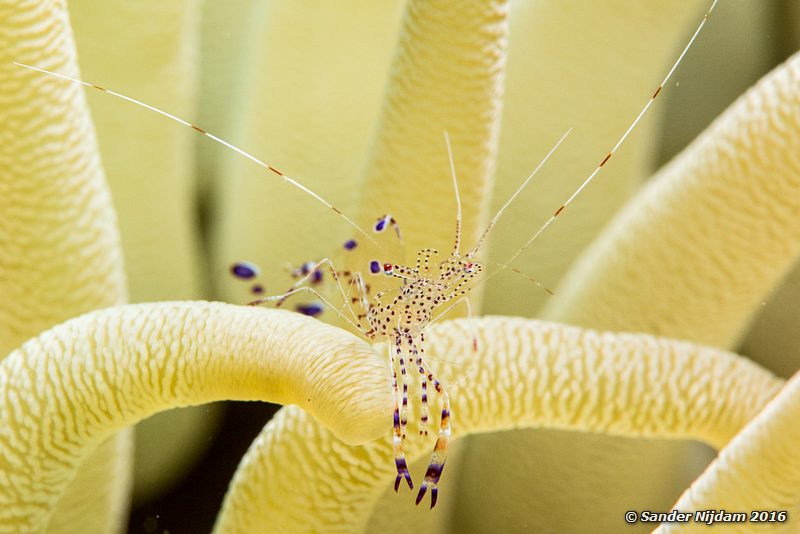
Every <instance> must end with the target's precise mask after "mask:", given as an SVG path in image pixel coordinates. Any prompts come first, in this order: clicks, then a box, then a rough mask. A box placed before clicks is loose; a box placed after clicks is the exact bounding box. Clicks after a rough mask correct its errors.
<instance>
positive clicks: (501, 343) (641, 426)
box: [216, 317, 782, 534]
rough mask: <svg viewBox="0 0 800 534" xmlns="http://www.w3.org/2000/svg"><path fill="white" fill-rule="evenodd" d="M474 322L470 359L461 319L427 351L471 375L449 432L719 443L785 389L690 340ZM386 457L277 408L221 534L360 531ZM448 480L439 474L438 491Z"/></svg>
mask: <svg viewBox="0 0 800 534" xmlns="http://www.w3.org/2000/svg"><path fill="white" fill-rule="evenodd" d="M475 325H476V328H477V332H478V334H479V338H480V339H479V347H480V349H479V351H478V352H477V353H474V352H473V351H472V350H471V344H470V339H471V338H470V332H471V331H472V328H473V326H472V325H471V324H470V323H469V322H467V321H453V322H448V323H443V324H442V325H440V326H437V327H434V328H432V329H431V333H430V345H429V346H430V353H432V354H435V355H438V356H439V357H441V358H444V359H446V360H448V361H453V362H455V363H465V364H467V366H468V369H469V370H468V372H467V373H466V375H465V376H463V377H460V378H459V380H458V381H456V382H455V383H454V385H452V386H451V388H450V391H451V402H452V411H453V425H452V428H453V436H454V437H458V436H464V435H465V434H468V433H473V432H488V431H495V430H503V429H509V428H518V427H542V426H546V427H552V428H562V429H574V430H584V431H592V432H604V433H610V434H616V435H623V436H651V437H669V438H689V439H697V440H702V441H705V442H706V443H709V444H711V445H713V446H715V447H720V446H722V445H723V444H725V443H726V442H727V441H729V440H730V439H731V437H733V436H734V435H735V433H736V432H737V431H738V430H739V429H741V428H742V427H743V426H744V425H745V424H746V422H747V421H748V420H749V419H750V418H752V417H753V416H754V415H755V414H756V413H757V412H758V410H759V409H760V408H761V407H763V406H764V404H766V402H767V401H768V400H769V399H770V398H771V397H772V396H773V395H774V394H775V393H776V392H777V391H778V389H779V388H780V387H781V385H782V381H781V380H780V379H776V378H775V377H773V376H772V375H771V374H770V373H768V372H766V371H764V370H763V369H761V368H759V367H758V366H757V365H755V364H752V363H751V362H749V361H747V360H746V359H744V358H740V357H738V356H735V355H732V354H730V353H726V352H724V351H721V350H717V349H712V348H707V347H700V346H697V345H693V344H690V343H687V342H679V341H672V340H668V339H660V338H655V337H651V336H647V335H636V334H620V335H612V334H602V333H597V332H593V331H589V330H581V329H579V328H575V327H568V326H562V325H556V324H551V323H541V322H536V321H526V320H522V319H511V318H499V317H493V318H484V319H480V320H478V321H475ZM473 364H474V365H473ZM452 378H453V377H443V379H444V380H450V379H452ZM450 383H451V384H453V381H452V380H450ZM409 426H411V421H409ZM408 438H409V446H408V451H409V457H412V455H413V457H414V458H419V457H421V456H423V455H425V454H427V452H428V450H429V447H430V444H431V439H430V438H426V439H423V438H420V437H419V436H417V435H416V433H415V432H413V431H411V432H409V435H408ZM391 455H392V447H391V444H390V442H389V436H388V431H387V432H386V433H385V439H383V440H380V441H377V442H372V443H369V444H367V445H364V446H361V447H348V446H345V445H344V444H342V443H340V442H339V441H337V440H336V439H335V438H334V437H333V435H332V434H331V433H330V432H329V431H327V430H324V429H323V428H322V427H321V426H320V425H318V424H316V423H314V422H313V421H312V420H311V419H310V418H308V417H306V416H305V415H303V414H302V412H300V411H299V410H295V409H284V410H282V411H281V412H280V414H279V415H278V416H277V417H276V419H275V420H274V421H272V422H270V423H269V424H268V425H267V426H266V427H265V429H264V431H263V432H262V434H261V435H260V436H259V438H258V439H257V440H256V442H254V444H253V446H252V447H251V449H250V451H249V452H248V454H247V455H246V456H245V458H244V460H243V461H242V464H241V465H240V467H239V470H238V471H237V475H236V477H235V479H234V481H233V483H232V485H231V488H230V490H229V493H228V495H227V497H226V500H225V503H224V506H223V511H222V513H221V515H220V518H219V519H218V522H217V526H216V530H217V532H220V533H225V534H230V533H239V532H259V531H263V530H264V529H265V528H266V527H265V525H269V529H272V530H275V531H281V532H305V531H308V530H317V531H325V532H330V531H343V532H353V531H359V530H360V529H363V528H364V526H365V525H366V522H367V520H368V515H369V513H370V510H371V508H372V506H373V504H374V503H375V501H376V500H377V499H378V497H379V496H380V495H381V494H382V493H383V492H384V491H385V490H386V489H387V488H389V487H390V485H391V482H392V480H393V476H394V475H393V464H392V456H391ZM447 481H448V479H447V475H446V474H445V476H444V478H443V480H442V482H441V484H442V490H443V491H446V488H447ZM476 491H480V488H476ZM253 503H259V505H258V506H253ZM408 504H409V506H413V501H411V499H409V502H408ZM398 506H401V505H398Z"/></svg>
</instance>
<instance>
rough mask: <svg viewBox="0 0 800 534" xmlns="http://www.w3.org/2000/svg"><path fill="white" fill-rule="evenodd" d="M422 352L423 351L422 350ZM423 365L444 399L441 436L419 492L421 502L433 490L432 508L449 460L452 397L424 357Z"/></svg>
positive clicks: (440, 426)
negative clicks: (440, 479)
mask: <svg viewBox="0 0 800 534" xmlns="http://www.w3.org/2000/svg"><path fill="white" fill-rule="evenodd" d="M420 352H422V351H420ZM420 362H421V365H422V367H423V369H424V370H425V372H426V379H427V380H428V381H429V382H430V383H431V384H433V388H434V389H435V390H436V393H437V395H439V397H440V398H441V399H442V418H441V421H440V423H439V436H438V438H437V439H436V444H435V445H434V446H433V454H431V459H430V461H429V462H428V469H427V470H426V471H425V480H424V481H423V482H422V486H420V488H419V493H417V501H416V503H417V504H419V503H420V502H422V499H423V498H424V497H425V493H426V492H427V491H428V489H430V490H431V508H433V507H434V506H436V499H437V498H438V496H439V488H438V484H439V478H440V477H441V476H442V471H443V470H444V464H445V462H446V461H447V445H448V443H449V442H450V397H449V396H448V394H447V391H445V389H444V386H442V384H441V383H440V382H439V379H438V378H436V375H434V374H433V371H431V369H430V367H428V364H427V363H426V362H425V360H424V359H423V358H420Z"/></svg>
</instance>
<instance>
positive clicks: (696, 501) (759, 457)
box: [656, 374, 800, 533]
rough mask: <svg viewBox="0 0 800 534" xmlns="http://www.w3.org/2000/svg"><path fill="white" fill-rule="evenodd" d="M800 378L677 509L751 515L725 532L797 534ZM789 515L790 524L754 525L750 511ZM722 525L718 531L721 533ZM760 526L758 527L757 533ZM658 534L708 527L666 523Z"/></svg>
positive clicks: (722, 454)
mask: <svg viewBox="0 0 800 534" xmlns="http://www.w3.org/2000/svg"><path fill="white" fill-rule="evenodd" d="M798 418H800V374H798V375H795V376H794V378H792V379H791V380H790V381H789V382H788V383H787V384H786V387H785V388H784V389H783V390H781V392H780V393H779V394H778V395H777V396H776V397H775V398H774V399H772V400H771V401H770V402H769V404H768V405H767V406H766V407H765V408H764V410H763V411H762V412H761V413H759V414H758V416H756V417H755V418H754V419H753V420H752V421H750V423H748V424H747V426H746V427H745V428H744V429H743V430H742V431H741V432H740V433H739V434H738V435H737V436H736V437H735V438H734V439H733V440H732V441H731V442H730V443H729V444H728V445H727V446H726V447H725V448H724V449H722V451H720V453H719V456H718V457H717V459H716V460H714V462H713V463H712V464H711V465H710V466H709V467H708V469H706V471H705V473H703V475H702V476H701V477H700V478H698V479H697V480H696V481H695V482H694V484H692V486H691V487H690V488H689V489H687V490H686V491H685V492H684V493H683V495H682V496H681V498H680V499H679V500H678V502H677V503H676V504H675V506H674V507H673V508H675V509H678V510H681V511H693V510H721V509H724V510H727V511H729V512H745V513H748V522H746V523H744V524H726V525H724V528H725V531H726V532H753V531H754V530H757V531H758V532H797V530H798V525H800V453H798V447H797V444H798V443H799V442H800V426H799V425H798V424H797V421H798ZM760 510H764V511H770V510H772V511H781V510H782V511H786V512H787V513H788V520H787V521H775V522H772V523H767V524H762V525H756V524H755V523H752V522H750V521H749V512H750V511H760ZM721 526H722V525H720V526H719V527H718V528H720V527H721ZM756 526H758V527H760V528H758V529H756V528H755V527H756ZM656 532H659V533H664V532H708V526H707V525H705V524H697V523H694V522H693V523H689V524H686V525H677V524H675V525H669V524H665V525H664V526H662V527H661V528H659V529H657V530H656Z"/></svg>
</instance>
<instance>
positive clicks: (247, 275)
mask: <svg viewBox="0 0 800 534" xmlns="http://www.w3.org/2000/svg"><path fill="white" fill-rule="evenodd" d="M259 272H260V271H259V268H258V266H257V265H256V264H254V263H250V262H248V261H240V262H238V263H234V264H233V265H231V274H232V275H233V276H235V277H236V278H239V279H240V280H250V279H251V278H255V277H256V276H258V274H259Z"/></svg>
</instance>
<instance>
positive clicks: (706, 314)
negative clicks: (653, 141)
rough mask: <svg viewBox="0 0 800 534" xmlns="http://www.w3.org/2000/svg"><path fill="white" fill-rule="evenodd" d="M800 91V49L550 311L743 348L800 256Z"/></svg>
mask: <svg viewBox="0 0 800 534" xmlns="http://www.w3.org/2000/svg"><path fill="white" fill-rule="evenodd" d="M798 87H800V54H796V55H795V56H793V57H792V58H791V59H789V60H788V61H787V62H786V63H784V64H783V65H782V66H780V67H778V68H777V69H775V70H774V71H773V72H771V73H770V74H768V75H767V76H766V77H764V79H762V80H761V82H759V83H758V84H757V85H756V86H755V87H753V88H752V89H751V90H750V91H748V92H747V93H746V94H745V95H743V96H742V97H741V98H740V99H739V100H737V101H736V103H734V104H733V105H732V106H731V107H730V108H729V109H728V110H727V111H726V112H725V113H724V114H723V115H722V116H721V117H720V118H718V119H717V120H716V121H715V122H714V124H713V125H712V126H711V127H710V128H709V129H708V130H707V131H706V132H705V133H704V134H703V135H701V136H700V137H699V138H698V139H697V140H696V141H695V142H694V143H692V145H691V146H690V147H689V148H687V149H686V150H685V151H684V152H683V153H682V154H681V155H680V156H679V157H677V158H676V159H675V160H673V161H672V162H671V163H670V164H669V165H668V166H667V167H665V168H664V169H663V170H662V171H661V172H660V173H659V174H658V175H656V177H655V178H654V180H653V182H652V184H651V185H650V186H648V187H647V188H646V189H645V190H643V191H642V193H641V194H640V195H639V196H637V198H636V199H635V202H631V203H630V204H629V207H628V209H626V210H625V211H623V212H622V213H620V215H619V216H618V217H617V218H616V219H615V221H614V223H613V224H612V225H611V227H609V228H608V230H607V231H606V232H605V233H604V234H603V235H602V236H601V238H600V239H599V240H598V241H597V242H596V245H595V246H593V247H592V248H591V249H590V250H589V251H587V253H586V254H585V255H584V256H583V258H582V259H581V261H580V263H579V264H578V265H576V267H575V269H574V270H573V271H572V272H571V273H570V275H569V277H568V279H567V281H566V283H565V285H564V287H563V288H561V289H560V290H559V291H558V296H557V298H555V299H553V301H552V306H550V307H549V309H548V310H546V313H545V315H546V316H547V317H548V318H553V319H556V320H559V321H566V322H569V323H571V324H580V325H584V326H591V327H593V328H603V329H609V330H635V331H642V332H651V333H655V334H662V335H668V336H675V337H681V338H686V339H692V340H694V341H697V342H700V343H711V344H715V345H719V346H729V345H730V344H732V343H733V342H735V341H736V337H737V336H738V335H740V333H741V332H742V328H743V326H744V325H745V324H746V323H747V321H748V320H749V319H750V318H751V315H752V313H753V312H754V311H755V310H757V309H758V308H759V304H760V303H761V301H762V300H763V299H764V298H765V296H766V295H767V294H768V293H769V292H770V291H771V290H772V289H773V288H774V287H775V285H776V284H777V283H778V282H779V281H780V280H781V278H782V277H783V276H784V275H785V274H786V272H787V271H788V269H789V268H790V267H791V266H792V264H793V262H794V261H795V259H796V258H797V257H798V254H800V219H799V218H800V91H798ZM676 289H677V290H676ZM578 301H580V303H581V304H580V305H577V303H578Z"/></svg>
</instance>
